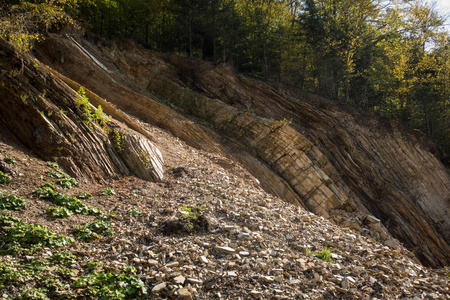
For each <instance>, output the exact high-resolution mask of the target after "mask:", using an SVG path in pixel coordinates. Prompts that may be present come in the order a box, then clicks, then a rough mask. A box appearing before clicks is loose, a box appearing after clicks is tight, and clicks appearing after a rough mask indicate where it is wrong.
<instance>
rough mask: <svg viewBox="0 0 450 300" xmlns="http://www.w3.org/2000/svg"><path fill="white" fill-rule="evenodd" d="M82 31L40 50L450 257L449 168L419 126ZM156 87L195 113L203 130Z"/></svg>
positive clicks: (297, 192) (129, 106)
mask: <svg viewBox="0 0 450 300" xmlns="http://www.w3.org/2000/svg"><path fill="white" fill-rule="evenodd" d="M80 42H81V44H82V47H83V48H81V47H80V46H79V45H77V43H75V42H74V41H73V40H71V39H66V38H61V37H58V36H53V37H48V38H47V39H46V41H45V42H44V43H42V44H41V45H39V46H38V47H37V48H36V50H35V55H36V56H37V58H38V59H39V60H41V61H42V62H44V63H46V64H48V65H50V66H52V67H53V68H55V69H56V70H58V71H59V72H61V73H63V74H64V75H66V76H67V77H69V78H71V79H73V80H75V81H77V82H78V83H80V84H82V85H84V86H86V87H88V88H89V89H91V90H92V91H93V92H95V93H96V94H98V95H99V96H101V97H103V98H105V99H107V100H108V101H109V102H111V103H113V104H115V105H116V106H117V107H119V108H121V109H123V110H124V111H126V112H127V113H129V114H132V115H134V116H136V117H138V118H141V119H143V120H145V121H147V122H151V123H153V124H156V125H162V126H163V127H164V128H167V129H169V130H170V131H171V132H172V133H174V134H175V135H176V136H179V137H180V138H182V139H185V140H186V141H187V142H188V143H190V144H191V145H194V146H196V147H199V148H203V149H208V150H212V151H221V152H224V151H225V150H224V148H225V149H227V151H228V152H229V153H231V154H232V155H233V156H234V157H235V158H236V159H238V160H239V161H240V162H241V163H242V164H243V165H244V166H245V167H246V168H247V169H249V170H250V171H251V172H252V173H253V175H255V176H256V177H257V178H258V179H259V180H260V182H261V184H262V186H263V187H265V189H266V190H268V191H271V192H272V193H275V194H277V195H279V196H281V197H283V198H284V199H286V200H287V201H289V202H292V203H295V204H297V205H301V206H304V207H307V208H308V209H310V210H311V211H313V212H315V213H317V214H319V215H322V216H324V217H327V218H332V219H334V220H335V221H336V222H337V223H340V224H341V225H343V226H347V227H351V228H353V229H355V230H357V231H362V232H367V233H368V234H371V235H372V236H373V237H375V238H377V239H379V240H381V241H383V242H384V243H385V244H387V245H389V246H391V247H397V246H398V245H397V243H396V241H395V240H394V239H392V237H391V235H392V236H394V237H395V238H398V239H399V240H400V241H401V242H403V243H404V244H405V245H406V246H407V247H408V248H409V249H410V250H412V251H413V252H414V253H415V254H416V256H417V257H418V258H419V259H420V260H421V261H422V263H424V264H426V265H428V266H433V267H436V266H440V265H448V264H449V263H450V254H449V253H450V251H449V250H450V247H449V245H448V243H449V240H450V236H449V234H450V203H449V202H450V176H449V174H448V171H447V170H446V169H445V167H444V166H442V164H441V163H440V162H439V161H438V160H437V159H436V157H435V156H434V155H433V151H434V149H433V147H432V146H429V143H428V142H427V141H426V140H424V139H423V138H422V137H420V136H417V135H415V134H414V133H412V132H410V131H409V130H407V129H405V128H403V127H402V126H400V125H399V124H397V123H395V122H383V121H381V120H379V119H378V118H377V117H376V116H374V115H371V114H368V113H364V112H361V111H356V110H351V109H346V108H341V107H338V106H336V105H334V104H332V103H330V102H327V101H326V100H324V99H321V98H319V97H315V96H311V95H308V94H304V93H301V92H298V91H295V90H290V89H287V88H285V87H281V86H276V85H269V84H267V83H263V82H260V81H256V80H253V79H250V78H247V77H245V76H239V75H235V74H233V72H232V70H230V69H229V68H227V67H225V66H213V65H210V64H208V63H204V62H199V61H191V60H188V59H184V58H180V57H176V56H170V55H161V54H156V53H153V52H150V51H145V50H143V49H141V48H139V47H136V46H134V45H130V44H127V45H122V46H119V45H104V44H103V45H100V44H98V45H95V44H93V43H88V42H87V41H80ZM91 56H92V57H95V59H96V60H98V61H100V62H101V65H100V64H98V63H97V62H95V61H94V60H93V59H92V57H91ZM157 97H159V98H160V99H162V100H163V101H165V102H166V103H168V104H169V105H172V106H177V107H179V108H181V109H182V110H183V111H184V112H185V113H188V114H190V115H192V116H194V117H195V118H196V120H197V121H198V122H197V123H201V124H202V125H200V127H201V128H203V129H204V130H202V129H200V127H199V126H198V125H195V124H194V123H192V122H190V121H188V120H186V119H185V118H183V117H181V116H180V115H179V114H176V113H175V112H173V111H172V110H170V109H169V108H167V107H166V106H164V105H162V104H160V103H158V101H155V100H154V99H156V98H157ZM213 139H215V141H214V140H213ZM219 144H220V145H219ZM371 215H374V216H376V217H377V218H379V219H380V220H381V222H378V220H377V219H376V218H373V217H371ZM386 228H387V229H388V230H389V232H388V231H387V230H386Z"/></svg>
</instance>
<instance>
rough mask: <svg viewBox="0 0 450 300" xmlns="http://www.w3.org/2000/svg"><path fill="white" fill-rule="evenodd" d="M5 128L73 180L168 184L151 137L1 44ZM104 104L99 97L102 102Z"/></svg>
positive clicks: (1, 112) (0, 84) (1, 104)
mask: <svg viewBox="0 0 450 300" xmlns="http://www.w3.org/2000/svg"><path fill="white" fill-rule="evenodd" d="M0 71H1V75H0V99H1V101H0V115H1V119H0V124H1V126H2V133H4V134H7V133H8V132H9V135H11V136H13V137H15V138H16V139H17V140H18V141H20V142H21V143H22V144H23V145H24V146H25V147H26V148H28V149H30V150H32V151H33V152H34V153H35V154H36V155H37V156H38V157H40V158H42V159H44V160H47V161H57V162H58V164H59V165H60V166H62V167H63V168H64V169H65V171H67V172H69V173H70V174H71V175H72V176H76V177H78V178H84V179H85V180H92V179H94V180H103V179H106V178H115V177H118V176H119V175H130V174H132V173H133V174H135V175H136V176H138V177H140V178H142V179H146V180H149V181H161V180H162V178H163V171H162V164H163V158H162V156H161V153H160V151H159V150H158V148H156V147H155V146H154V145H153V143H152V142H151V141H150V140H149V139H148V137H146V136H143V135H142V134H140V133H138V132H136V131H134V130H132V129H130V128H128V127H127V126H125V125H124V124H123V123H120V122H118V121H116V120H114V119H110V118H109V117H108V116H107V115H105V114H103V113H100V111H98V113H97V114H96V115H95V116H93V115H91V116H89V114H88V113H87V111H88V110H89V111H90V112H92V113H93V112H94V111H96V109H97V108H98V106H94V105H93V104H92V103H96V101H95V100H96V98H95V97H94V94H93V93H91V92H90V91H88V93H87V94H88V95H89V96H91V100H92V102H90V103H87V102H83V103H82V102H81V101H83V100H84V99H82V98H81V94H78V93H77V92H76V90H73V89H72V88H71V87H70V86H68V85H67V84H66V83H65V82H64V81H63V80H62V79H60V78H58V77H57V76H55V75H54V74H53V73H52V72H51V71H49V70H47V68H46V67H45V66H44V65H42V64H39V63H38V62H37V61H35V60H34V59H32V58H30V57H29V56H28V55H25V54H23V53H20V52H18V51H17V50H16V49H14V48H13V47H12V46H11V45H9V44H8V43H7V42H6V41H4V40H2V39H0ZM97 98H98V97H97Z"/></svg>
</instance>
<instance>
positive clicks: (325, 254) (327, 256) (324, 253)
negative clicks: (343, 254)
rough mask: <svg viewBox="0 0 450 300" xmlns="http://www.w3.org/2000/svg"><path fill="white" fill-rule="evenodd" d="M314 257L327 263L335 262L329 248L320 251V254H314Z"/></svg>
mask: <svg viewBox="0 0 450 300" xmlns="http://www.w3.org/2000/svg"><path fill="white" fill-rule="evenodd" d="M314 256H315V257H317V258H320V259H321V260H324V261H327V262H332V261H333V259H332V258H331V251H330V249H328V247H325V248H323V249H322V250H320V252H317V251H316V252H314Z"/></svg>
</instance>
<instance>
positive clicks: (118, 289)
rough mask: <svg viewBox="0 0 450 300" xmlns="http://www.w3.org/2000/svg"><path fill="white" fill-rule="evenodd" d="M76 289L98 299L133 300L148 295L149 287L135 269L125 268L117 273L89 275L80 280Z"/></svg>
mask: <svg viewBox="0 0 450 300" xmlns="http://www.w3.org/2000/svg"><path fill="white" fill-rule="evenodd" d="M74 287H75V288H79V289H80V293H82V294H83V295H84V296H89V297H92V298H97V299H132V298H136V297H142V296H144V295H146V294H147V287H146V286H145V284H144V282H143V281H142V280H141V279H139V277H138V276H137V275H136V269H135V268H134V267H124V268H122V272H117V273H115V272H108V273H106V272H104V271H97V272H93V273H89V274H86V275H83V276H81V277H80V278H78V279H77V280H76V281H75V283H74Z"/></svg>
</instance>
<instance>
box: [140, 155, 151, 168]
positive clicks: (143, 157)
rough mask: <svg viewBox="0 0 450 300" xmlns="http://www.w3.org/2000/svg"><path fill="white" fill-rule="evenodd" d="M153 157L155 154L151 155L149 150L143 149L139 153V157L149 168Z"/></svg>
mask: <svg viewBox="0 0 450 300" xmlns="http://www.w3.org/2000/svg"><path fill="white" fill-rule="evenodd" d="M153 157H155V154H151V155H150V154H149V153H148V152H147V151H141V153H139V158H140V159H141V160H142V162H143V163H144V165H145V166H146V167H147V168H150V167H151V166H152V158H153Z"/></svg>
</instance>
